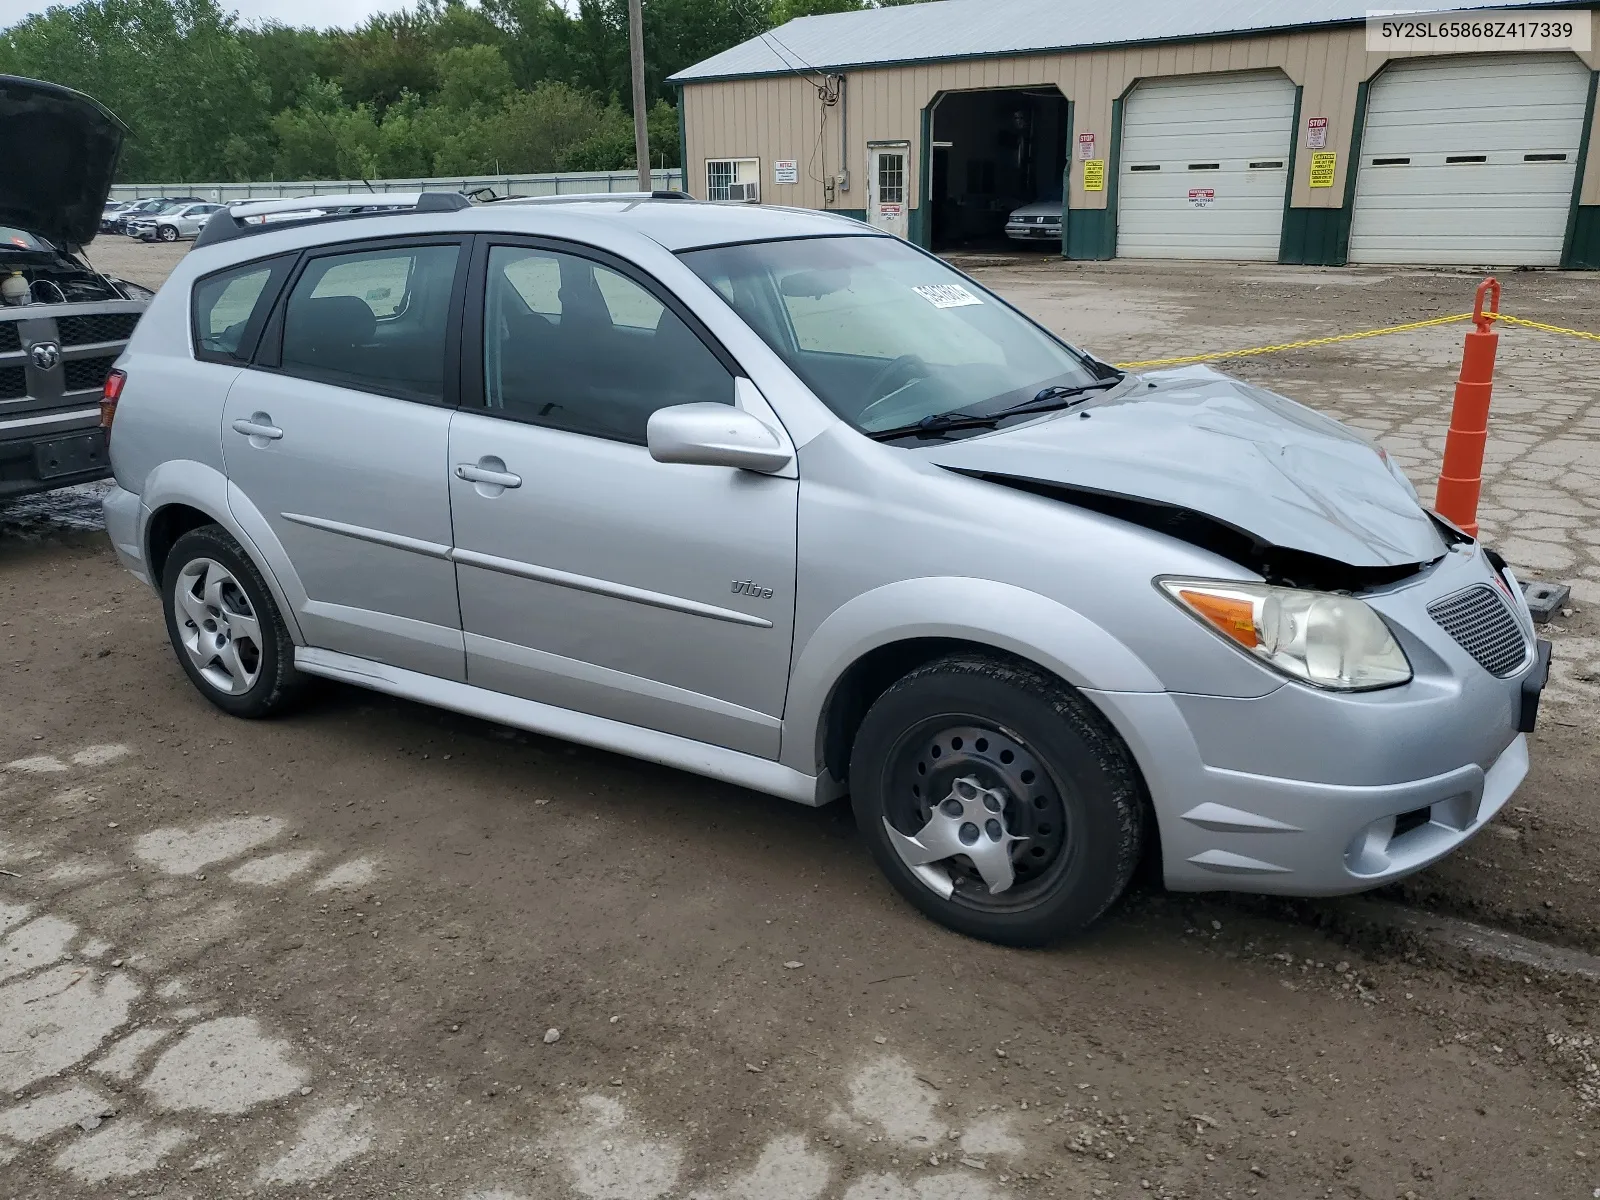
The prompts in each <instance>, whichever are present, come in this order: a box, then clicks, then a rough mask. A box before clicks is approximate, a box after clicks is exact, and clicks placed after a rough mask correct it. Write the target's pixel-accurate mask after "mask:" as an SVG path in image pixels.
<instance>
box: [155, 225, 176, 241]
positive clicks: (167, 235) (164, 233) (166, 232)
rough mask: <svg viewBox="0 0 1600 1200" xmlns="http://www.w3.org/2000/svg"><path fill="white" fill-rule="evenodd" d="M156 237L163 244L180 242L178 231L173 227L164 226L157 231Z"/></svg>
mask: <svg viewBox="0 0 1600 1200" xmlns="http://www.w3.org/2000/svg"><path fill="white" fill-rule="evenodd" d="M156 236H157V237H159V238H160V239H161V240H162V241H163V242H175V241H177V240H178V230H177V228H176V227H174V226H172V225H163V226H161V228H160V229H159V230H157V232H156Z"/></svg>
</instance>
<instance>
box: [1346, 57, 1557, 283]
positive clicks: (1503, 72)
mask: <svg viewBox="0 0 1600 1200" xmlns="http://www.w3.org/2000/svg"><path fill="white" fill-rule="evenodd" d="M1588 93H1589V71H1588V68H1586V67H1585V66H1584V65H1583V64H1582V63H1580V62H1579V61H1578V60H1577V59H1576V58H1574V57H1572V56H1571V55H1538V56H1524V55H1515V54H1483V55H1477V56H1475V57H1472V58H1458V59H1439V60H1426V59H1412V60H1411V61H1409V62H1401V63H1393V64H1391V65H1390V66H1389V67H1388V68H1386V69H1385V70H1384V72H1383V73H1382V74H1381V75H1379V76H1378V78H1377V79H1375V80H1374V81H1373V83H1372V90H1371V92H1370V93H1369V94H1368V97H1367V124H1366V133H1365V135H1364V136H1363V138H1362V142H1361V169H1360V172H1359V174H1358V175H1357V177H1356V204H1355V215H1354V217H1353V218H1352V220H1351V225H1350V261H1351V262H1378V263H1456V264H1463V265H1468V266H1476V265H1488V266H1504V267H1516V266H1555V265H1556V264H1557V263H1558V262H1559V261H1560V259H1561V241H1562V238H1563V236H1564V235H1565V233H1566V229H1567V214H1568V212H1570V210H1571V206H1572V181H1573V175H1574V172H1575V171H1576V170H1577V159H1578V142H1579V139H1580V138H1581V137H1582V136H1583V111H1584V106H1585V104H1586V103H1587V100H1588Z"/></svg>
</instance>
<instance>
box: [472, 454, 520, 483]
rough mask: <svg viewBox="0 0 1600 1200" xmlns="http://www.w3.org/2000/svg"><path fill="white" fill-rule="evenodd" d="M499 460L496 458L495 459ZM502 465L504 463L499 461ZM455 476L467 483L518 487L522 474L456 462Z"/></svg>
mask: <svg viewBox="0 0 1600 1200" xmlns="http://www.w3.org/2000/svg"><path fill="white" fill-rule="evenodd" d="M495 461H496V462H499V460H498V459H496V460H495ZM500 465H501V466H502V467H503V466H504V465H505V464H504V463H500ZM456 478H457V479H464V480H466V481H467V482H468V483H482V484H487V485H488V486H490V487H499V488H519V487H521V486H522V476H521V475H513V474H512V473H511V472H510V471H505V470H494V469H493V468H490V467H486V466H482V465H480V464H477V463H457V464H456Z"/></svg>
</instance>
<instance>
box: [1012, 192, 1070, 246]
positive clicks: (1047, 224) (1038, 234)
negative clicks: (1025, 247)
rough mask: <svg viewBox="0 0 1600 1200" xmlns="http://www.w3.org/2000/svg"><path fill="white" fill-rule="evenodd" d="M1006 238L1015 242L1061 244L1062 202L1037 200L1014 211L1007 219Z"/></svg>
mask: <svg viewBox="0 0 1600 1200" xmlns="http://www.w3.org/2000/svg"><path fill="white" fill-rule="evenodd" d="M1006 236H1007V237H1008V238H1010V239H1011V240H1012V241H1014V242H1051V241H1054V242H1059V241H1060V240H1061V201H1060V200H1036V201H1034V202H1033V203H1032V204H1024V205H1023V206H1022V207H1021V208H1018V209H1013V210H1012V213H1011V215H1010V216H1009V217H1007V218H1006Z"/></svg>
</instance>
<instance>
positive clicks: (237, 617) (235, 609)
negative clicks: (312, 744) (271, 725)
mask: <svg viewBox="0 0 1600 1200" xmlns="http://www.w3.org/2000/svg"><path fill="white" fill-rule="evenodd" d="M161 591H162V601H163V605H162V607H163V608H165V610H166V617H167V634H168V636H169V637H170V638H171V640H172V648H173V650H174V651H176V653H177V655H178V663H179V665H180V666H182V667H183V670H184V673H185V674H186V675H188V676H189V679H190V680H191V681H192V682H193V683H194V685H195V687H197V688H198V689H199V690H200V694H201V695H203V696H204V697H205V698H206V699H207V700H209V701H211V703H213V704H215V705H216V706H217V707H218V708H220V709H222V710H223V711H224V712H227V713H231V714H232V715H234V716H236V717H264V716H268V715H270V714H273V713H276V712H280V711H282V710H284V709H286V708H288V707H289V706H290V705H291V704H292V703H293V702H294V701H295V700H296V699H297V698H298V696H299V693H300V692H301V690H302V689H303V686H304V679H305V677H304V676H302V675H301V674H300V673H299V672H298V671H297V670H295V667H294V643H293V641H292V640H291V639H290V637H289V631H288V629H287V628H285V626H284V623H283V618H282V617H281V616H279V614H278V607H277V605H276V604H275V603H273V600H272V593H271V592H270V591H268V590H267V585H266V581H265V580H264V579H263V578H262V577H261V572H260V571H258V570H257V569H256V565H255V564H254V563H253V562H251V561H250V559H249V558H248V557H246V555H245V554H244V552H243V551H242V550H241V549H240V548H239V545H238V543H237V542H235V541H234V540H233V538H231V537H230V536H228V534H227V532H226V531H225V530H223V529H222V528H220V527H219V526H216V525H205V526H202V527H201V528H199V529H195V530H191V531H190V532H188V533H186V534H184V535H183V536H182V537H180V538H179V539H178V540H177V542H176V543H175V544H174V545H173V547H172V550H171V552H170V554H169V555H168V556H167V564H166V572H165V577H164V579H163V581H162V589H161Z"/></svg>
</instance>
